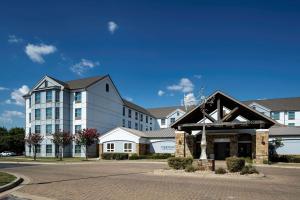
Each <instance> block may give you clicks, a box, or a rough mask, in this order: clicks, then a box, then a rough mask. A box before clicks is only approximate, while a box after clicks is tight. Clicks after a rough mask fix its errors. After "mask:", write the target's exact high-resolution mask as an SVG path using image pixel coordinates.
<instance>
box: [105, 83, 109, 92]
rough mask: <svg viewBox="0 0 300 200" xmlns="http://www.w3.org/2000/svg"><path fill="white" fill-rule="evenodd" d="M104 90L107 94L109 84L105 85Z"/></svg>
mask: <svg viewBox="0 0 300 200" xmlns="http://www.w3.org/2000/svg"><path fill="white" fill-rule="evenodd" d="M105 90H106V92H109V84H108V83H106V85H105Z"/></svg>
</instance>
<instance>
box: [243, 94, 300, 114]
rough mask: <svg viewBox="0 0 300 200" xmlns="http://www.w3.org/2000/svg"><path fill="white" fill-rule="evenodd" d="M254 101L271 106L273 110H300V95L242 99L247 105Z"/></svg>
mask: <svg viewBox="0 0 300 200" xmlns="http://www.w3.org/2000/svg"><path fill="white" fill-rule="evenodd" d="M253 102H255V103H257V104H260V105H262V106H264V107H266V108H269V109H270V110H271V111H289V110H300V97H290V98H277V99H262V100H247V101H242V103H244V104H246V105H250V104H251V103H253Z"/></svg>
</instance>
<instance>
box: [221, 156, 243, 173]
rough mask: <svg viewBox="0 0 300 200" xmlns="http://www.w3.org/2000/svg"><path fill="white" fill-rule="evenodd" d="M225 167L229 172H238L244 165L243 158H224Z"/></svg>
mask: <svg viewBox="0 0 300 200" xmlns="http://www.w3.org/2000/svg"><path fill="white" fill-rule="evenodd" d="M226 165H227V169H228V171H230V172H240V171H241V170H242V169H243V167H244V166H245V159H244V158H238V157H235V156H234V157H229V158H226Z"/></svg>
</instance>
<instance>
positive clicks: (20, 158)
mask: <svg viewBox="0 0 300 200" xmlns="http://www.w3.org/2000/svg"><path fill="white" fill-rule="evenodd" d="M90 160H95V159H94V158H90ZM1 161H13V162H31V161H34V160H33V158H32V157H25V156H15V157H0V162H1ZM81 161H85V158H63V160H62V161H60V160H59V158H36V161H35V162H81Z"/></svg>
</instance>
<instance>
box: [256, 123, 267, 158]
mask: <svg viewBox="0 0 300 200" xmlns="http://www.w3.org/2000/svg"><path fill="white" fill-rule="evenodd" d="M255 149H256V156H255V163H258V164H262V163H263V162H264V161H268V160H269V129H258V130H256V148H255Z"/></svg>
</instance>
